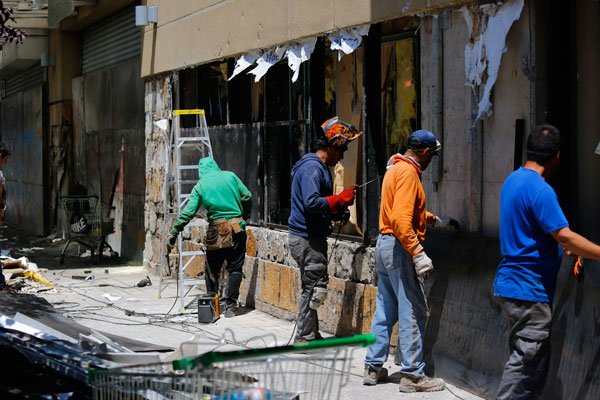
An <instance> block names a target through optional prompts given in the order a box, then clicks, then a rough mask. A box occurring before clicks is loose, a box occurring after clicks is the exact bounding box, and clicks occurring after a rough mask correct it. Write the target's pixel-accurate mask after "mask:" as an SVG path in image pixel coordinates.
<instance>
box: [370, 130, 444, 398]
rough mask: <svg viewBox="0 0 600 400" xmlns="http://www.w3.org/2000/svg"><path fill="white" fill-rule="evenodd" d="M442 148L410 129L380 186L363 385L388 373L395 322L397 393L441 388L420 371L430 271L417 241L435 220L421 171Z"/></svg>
mask: <svg viewBox="0 0 600 400" xmlns="http://www.w3.org/2000/svg"><path fill="white" fill-rule="evenodd" d="M440 150H441V145H440V142H438V141H437V139H436V137H435V135H434V134H433V133H432V132H429V131H425V130H419V131H416V132H413V133H412V134H411V135H410V136H409V138H408V142H407V151H406V152H405V153H404V154H403V155H401V154H396V155H394V156H392V158H391V159H390V162H389V163H388V171H387V172H386V174H385V177H384V178H383V185H382V188H381V207H380V211H379V233H380V235H379V238H378V240H377V246H376V249H375V263H376V267H377V275H378V281H377V300H376V305H375V315H374V316H373V322H372V325H371V333H373V334H374V335H375V337H376V341H375V343H374V344H372V345H371V346H369V350H368V353H367V356H366V358H365V376H364V381H363V383H364V384H365V385H375V384H377V382H378V381H381V380H384V379H385V378H386V377H387V370H386V369H385V368H383V364H384V363H385V361H386V360H387V357H388V350H389V345H390V337H391V335H392V329H393V327H394V325H395V323H396V321H398V357H397V360H398V361H399V362H400V373H401V374H402V378H401V380H400V385H399V386H400V391H401V392H430V391H436V390H442V389H443V388H444V381H443V380H442V379H439V378H429V377H427V376H426V375H425V362H424V356H423V336H424V333H425V319H426V318H427V315H426V314H427V312H428V311H427V305H426V301H425V294H424V292H423V290H422V286H421V285H422V280H423V279H427V278H428V277H429V276H430V274H431V272H432V271H433V263H432V262H431V259H430V258H429V257H427V254H425V251H424V250H423V246H422V245H421V242H422V241H423V240H424V239H425V230H426V226H427V225H428V224H429V225H432V224H434V223H435V221H436V217H435V215H434V214H432V213H429V212H427V211H426V210H425V192H424V191H423V185H422V183H421V172H422V171H424V170H425V169H426V168H427V166H428V165H429V163H430V162H431V159H432V158H433V156H434V155H437V154H439V152H440Z"/></svg>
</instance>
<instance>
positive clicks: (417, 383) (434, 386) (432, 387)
mask: <svg viewBox="0 0 600 400" xmlns="http://www.w3.org/2000/svg"><path fill="white" fill-rule="evenodd" d="M444 387H446V383H445V382H444V380H443V379H441V378H430V377H428V376H422V377H419V378H409V377H407V376H404V377H402V379H400V387H399V389H400V391H401V392H403V393H414V392H437V391H440V390H443V389H444Z"/></svg>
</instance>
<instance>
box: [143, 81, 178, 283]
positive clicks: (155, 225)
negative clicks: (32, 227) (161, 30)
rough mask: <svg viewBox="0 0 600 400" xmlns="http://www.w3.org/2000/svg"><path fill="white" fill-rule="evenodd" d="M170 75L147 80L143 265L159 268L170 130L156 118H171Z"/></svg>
mask: <svg viewBox="0 0 600 400" xmlns="http://www.w3.org/2000/svg"><path fill="white" fill-rule="evenodd" d="M171 81H172V77H171V76H166V77H162V78H158V79H155V80H151V81H148V82H146V83H145V99H144V110H145V117H146V129H145V136H146V194H145V197H146V201H145V205H144V227H145V234H146V245H145V247H144V256H143V257H144V265H145V266H146V267H147V268H149V269H151V270H153V271H154V272H158V268H159V267H160V265H161V258H162V257H164V248H165V247H164V246H165V244H164V243H163V237H164V231H163V226H164V224H163V220H164V212H165V209H164V205H165V203H164V187H163V186H164V178H165V173H166V167H167V162H166V157H167V151H168V144H169V139H168V130H169V128H168V127H167V131H164V130H162V129H161V128H159V127H158V126H157V125H156V124H155V122H157V121H160V120H163V119H165V120H169V118H170V116H171V109H172V104H171V101H172V91H171Z"/></svg>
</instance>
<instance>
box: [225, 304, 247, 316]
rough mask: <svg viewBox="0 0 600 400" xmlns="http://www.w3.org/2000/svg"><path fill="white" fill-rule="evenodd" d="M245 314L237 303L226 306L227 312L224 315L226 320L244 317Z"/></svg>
mask: <svg viewBox="0 0 600 400" xmlns="http://www.w3.org/2000/svg"><path fill="white" fill-rule="evenodd" d="M242 314H243V310H242V308H241V307H239V306H238V305H237V304H236V303H233V304H230V305H227V306H225V312H224V313H223V316H224V317H225V318H233V317H237V316H238V315H242Z"/></svg>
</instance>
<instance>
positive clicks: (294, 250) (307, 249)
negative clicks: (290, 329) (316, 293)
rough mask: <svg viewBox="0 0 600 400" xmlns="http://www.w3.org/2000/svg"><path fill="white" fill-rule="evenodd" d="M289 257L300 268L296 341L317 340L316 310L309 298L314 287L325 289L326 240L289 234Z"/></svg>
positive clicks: (326, 277)
mask: <svg viewBox="0 0 600 400" xmlns="http://www.w3.org/2000/svg"><path fill="white" fill-rule="evenodd" d="M288 244H289V248H290V255H291V256H292V258H293V259H294V261H296V262H297V263H298V266H299V267H300V277H301V279H302V293H301V295H300V309H299V311H298V324H297V325H298V326H297V328H296V340H297V341H298V340H314V339H319V338H320V337H321V335H320V334H319V317H318V315H317V310H313V309H312V308H310V298H311V297H312V292H313V289H314V288H315V287H317V286H318V287H327V284H328V283H329V276H328V275H327V239H315V238H303V237H302V236H297V235H294V234H291V233H290V234H289V236H288Z"/></svg>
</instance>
